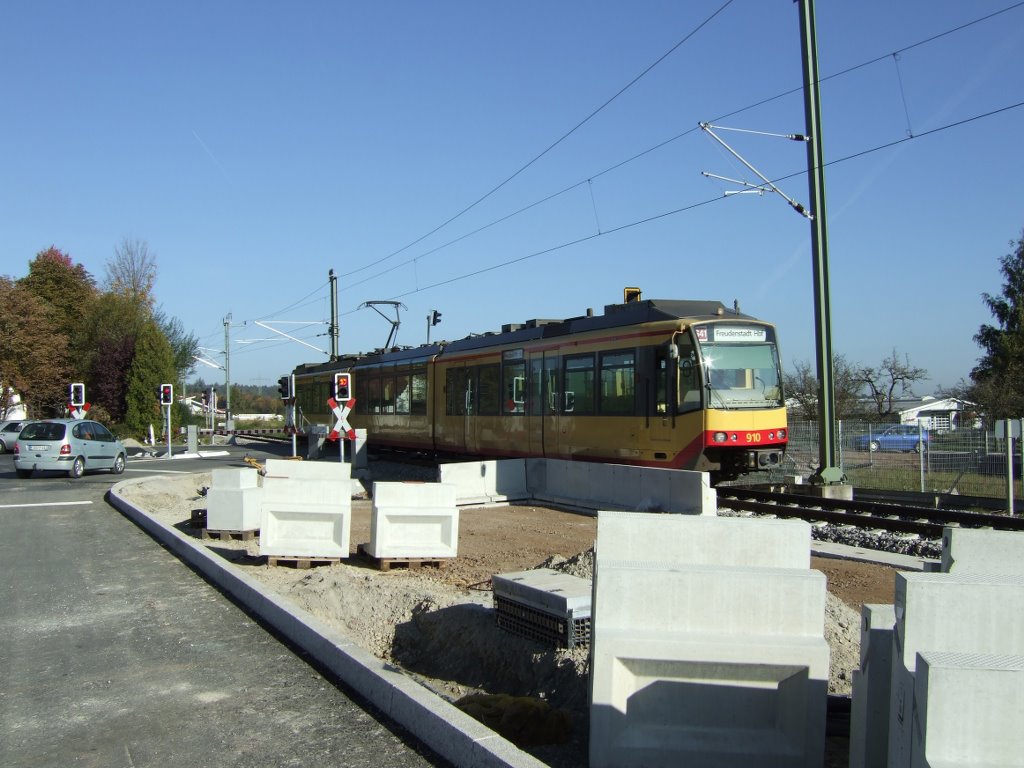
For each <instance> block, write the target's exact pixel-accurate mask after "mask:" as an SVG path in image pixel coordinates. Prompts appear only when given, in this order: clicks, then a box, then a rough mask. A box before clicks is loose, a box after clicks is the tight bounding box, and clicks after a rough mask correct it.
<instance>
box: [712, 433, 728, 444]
mask: <svg viewBox="0 0 1024 768" xmlns="http://www.w3.org/2000/svg"><path fill="white" fill-rule="evenodd" d="M711 439H712V440H714V441H715V442H716V443H725V442H727V441H728V440H729V436H728V435H727V434H725V432H715V434H714V435H713V436H712V438H711Z"/></svg>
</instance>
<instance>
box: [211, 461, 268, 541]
mask: <svg viewBox="0 0 1024 768" xmlns="http://www.w3.org/2000/svg"><path fill="white" fill-rule="evenodd" d="M217 471H218V470H214V472H217ZM255 472H256V470H253V473H254V474H255ZM262 503H263V489H262V488H257V487H255V486H253V487H247V488H217V487H213V488H209V489H208V490H207V491H206V527H207V529H209V530H211V531H255V530H257V529H258V528H259V527H260V511H261V507H262Z"/></svg>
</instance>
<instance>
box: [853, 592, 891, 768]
mask: <svg viewBox="0 0 1024 768" xmlns="http://www.w3.org/2000/svg"><path fill="white" fill-rule="evenodd" d="M895 624H896V608H895V606H893V605H877V604H865V605H863V606H861V628H860V669H855V670H854V671H853V698H852V702H851V712H850V768H872V766H884V765H885V762H886V759H887V757H888V753H889V696H890V684H891V681H892V642H893V641H892V637H893V632H894V631H895Z"/></svg>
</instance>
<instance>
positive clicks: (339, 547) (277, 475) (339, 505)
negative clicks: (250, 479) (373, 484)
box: [260, 459, 352, 559]
mask: <svg viewBox="0 0 1024 768" xmlns="http://www.w3.org/2000/svg"><path fill="white" fill-rule="evenodd" d="M351 471H352V468H351V465H349V464H342V463H340V462H339V463H336V464H335V463H328V462H312V461H288V460H284V459H268V460H267V465H266V475H265V476H264V478H263V502H262V511H261V515H260V554H261V555H266V556H268V557H283V558H289V557H304V558H325V559H327V558H332V559H333V558H345V557H348V556H349V537H350V531H351V527H352V475H351Z"/></svg>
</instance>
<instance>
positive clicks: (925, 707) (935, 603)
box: [888, 573, 1024, 768]
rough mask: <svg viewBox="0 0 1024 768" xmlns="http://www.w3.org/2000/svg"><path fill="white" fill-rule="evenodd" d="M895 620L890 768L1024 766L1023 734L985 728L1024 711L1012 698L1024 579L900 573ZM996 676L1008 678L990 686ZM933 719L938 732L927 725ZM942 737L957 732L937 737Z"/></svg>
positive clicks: (1023, 625)
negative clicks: (942, 731)
mask: <svg viewBox="0 0 1024 768" xmlns="http://www.w3.org/2000/svg"><path fill="white" fill-rule="evenodd" d="M895 613H896V629H895V632H894V634H893V662H892V682H891V692H890V698H889V760H888V765H889V766H890V767H891V768H903V767H904V766H912V765H913V766H916V765H930V766H938V765H943V766H945V765H949V766H952V765H956V766H991V765H1000V766H1010V765H1024V753H1022V752H1021V750H1020V749H1019V746H1020V739H1019V734H1015V733H1014V732H1013V730H1012V729H1010V730H1004V731H1003V732H1002V733H1001V734H999V735H998V736H996V735H994V734H993V733H992V732H991V731H990V730H989V727H988V725H986V723H989V722H994V723H998V722H1000V720H999V718H1000V717H1002V716H1003V715H1004V714H1005V712H1006V710H1007V709H1008V708H1010V709H1013V711H1015V712H1018V713H1019V712H1020V708H1019V703H1020V699H1019V697H1013V696H1008V695H1007V691H1008V689H1009V688H1010V687H1012V686H1013V685H1015V684H1016V685H1019V683H1020V675H1019V669H1020V668H1021V667H1022V666H1024V658H1022V656H1021V654H1022V652H1024V576H1019V575H1015V574H1005V575H1004V574H983V573H963V574H956V573H898V574H897V575H896V603H895ZM926 657H930V658H931V659H932V662H931V664H932V666H931V667H929V676H930V678H931V679H930V680H928V681H925V680H923V679H922V677H921V675H922V672H923V670H924V668H925V662H924V661H923V659H924V658H926ZM956 667H959V670H958V671H957V670H955V669H954V668H956ZM939 670H941V672H939ZM999 675H1007V676H1008V677H1007V679H1006V681H1005V682H993V680H992V678H994V677H998V676H999ZM982 694H983V695H982ZM946 697H953V698H952V699H951V700H948V701H946V700H944V699H945V698H946ZM1014 702H1016V704H1015V703H1014ZM968 705H970V706H971V707H974V711H973V712H971V713H970V716H968V715H967V713H968ZM949 707H953V708H954V709H956V710H957V711H958V715H957V716H950V715H949V714H948V713H949V709H948V708H949ZM929 713H931V714H929ZM932 715H935V716H936V717H938V718H939V723H940V725H938V726H936V725H935V724H933V723H929V722H928V720H929V718H930V717H931V716H932ZM1014 727H1017V726H1014ZM941 728H952V729H954V730H953V733H952V734H947V737H942V738H939V737H938V736H937V735H936V734H937V733H938V731H939V730H940V729H941ZM982 756H991V757H985V758H984V759H982Z"/></svg>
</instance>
